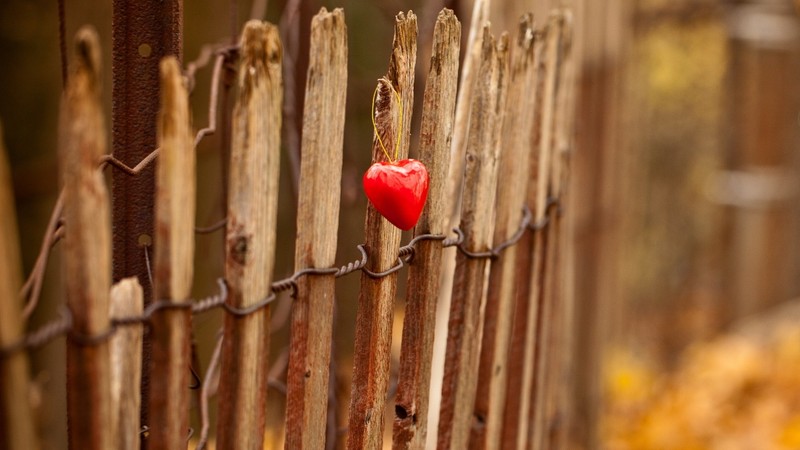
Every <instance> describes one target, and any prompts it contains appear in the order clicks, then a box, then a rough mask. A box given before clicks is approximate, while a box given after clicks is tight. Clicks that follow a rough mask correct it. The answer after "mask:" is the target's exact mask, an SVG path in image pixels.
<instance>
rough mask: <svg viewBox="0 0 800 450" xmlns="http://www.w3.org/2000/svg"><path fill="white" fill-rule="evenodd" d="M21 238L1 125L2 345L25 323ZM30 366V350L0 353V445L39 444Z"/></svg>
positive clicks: (9, 342) (12, 339)
mask: <svg viewBox="0 0 800 450" xmlns="http://www.w3.org/2000/svg"><path fill="white" fill-rule="evenodd" d="M18 242H19V240H18V234H17V214H16V211H14V193H13V192H12V188H11V171H10V170H9V166H8V160H7V159H6V150H5V146H4V143H3V128H2V126H0V261H2V262H3V263H2V264H0V347H5V346H7V345H13V344H16V343H17V341H18V340H19V339H20V338H21V337H22V330H23V327H24V325H25V322H24V320H23V319H22V306H21V305H20V303H19V302H20V301H19V300H18V298H19V296H18V294H17V293H18V292H19V289H20V287H21V286H22V269H21V267H20V262H21V261H20V253H19V244H18ZM29 370H30V369H29V365H28V355H27V353H23V352H18V353H16V354H14V355H0V448H29V449H32V450H36V449H38V448H39V440H38V438H37V437H36V432H35V427H34V422H33V414H32V409H31V404H30V401H28V396H27V392H29V389H30V373H29Z"/></svg>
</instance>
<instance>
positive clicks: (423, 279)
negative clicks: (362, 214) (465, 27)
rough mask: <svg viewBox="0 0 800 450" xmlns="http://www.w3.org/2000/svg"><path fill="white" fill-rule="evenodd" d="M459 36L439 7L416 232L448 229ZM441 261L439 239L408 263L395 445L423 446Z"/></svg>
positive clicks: (422, 247)
mask: <svg viewBox="0 0 800 450" xmlns="http://www.w3.org/2000/svg"><path fill="white" fill-rule="evenodd" d="M460 40H461V24H460V22H459V21H458V19H457V18H456V16H455V14H454V13H453V11H451V10H449V9H444V10H442V11H441V12H440V13H439V17H438V18H437V20H436V25H435V27H434V34H433V51H432V55H431V67H430V71H429V73H428V82H427V85H426V86H425V95H424V98H423V106H422V125H421V130H420V147H419V148H420V150H419V159H420V160H421V161H422V163H423V164H425V167H427V169H428V174H429V176H430V188H429V191H428V201H427V204H426V205H425V208H424V210H423V212H422V216H421V217H420V220H419V223H417V226H416V227H415V228H414V236H419V235H422V234H427V233H433V234H445V233H446V232H447V221H448V220H447V219H448V214H447V211H448V209H447V206H446V202H447V196H446V194H447V192H446V186H447V171H448V166H449V162H450V141H451V138H452V133H453V121H454V109H455V101H456V86H457V84H458V56H459V43H460ZM441 259H442V246H441V242H439V241H433V240H426V241H420V242H419V243H418V244H417V246H416V252H415V256H414V259H413V261H412V262H411V264H410V266H409V272H408V288H407V291H406V313H405V319H404V321H403V341H402V346H401V350H400V370H399V375H398V386H397V395H396V398H395V417H394V430H393V448H395V449H424V448H425V439H426V435H427V417H428V397H429V390H430V380H431V357H432V355H433V335H434V328H435V325H436V323H435V322H436V317H435V314H436V301H437V298H438V294H439V274H440V271H441Z"/></svg>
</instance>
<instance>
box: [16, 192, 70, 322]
mask: <svg viewBox="0 0 800 450" xmlns="http://www.w3.org/2000/svg"><path fill="white" fill-rule="evenodd" d="M63 210H64V191H63V190H62V191H61V192H60V193H59V195H58V200H56V204H55V206H54V207H53V212H52V213H51V214H50V220H49V222H48V223H47V231H46V233H45V236H44V238H43V239H42V245H41V247H40V249H39V256H37V257H36V263H35V264H34V266H33V270H32V271H31V274H30V276H29V277H28V280H27V281H26V282H25V284H24V285H23V286H22V289H21V290H20V297H21V298H25V297H28V302H27V303H26V304H25V309H23V311H22V317H23V318H24V319H25V320H28V318H30V316H31V314H33V311H34V309H36V305H37V304H38V303H39V293H40V292H41V290H42V280H43V279H44V272H45V269H46V268H47V259H48V258H49V256H50V249H51V248H52V246H53V244H55V242H56V241H55V233H56V228H57V224H58V222H59V221H60V220H61V214H62V212H63ZM29 293H30V295H28V294H29Z"/></svg>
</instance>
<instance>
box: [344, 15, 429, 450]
mask: <svg viewBox="0 0 800 450" xmlns="http://www.w3.org/2000/svg"><path fill="white" fill-rule="evenodd" d="M392 48H393V51H392V56H391V58H390V60H389V70H388V72H387V73H386V75H385V76H384V77H382V78H381V79H380V80H378V93H377V98H376V100H375V111H374V114H375V122H376V126H377V129H378V133H380V136H381V138H382V139H383V142H385V143H392V144H388V145H393V143H394V142H395V139H394V136H395V135H396V132H397V127H398V126H399V122H400V120H399V119H400V116H401V114H400V111H401V108H402V118H403V121H402V129H401V130H400V136H401V139H400V145H399V148H398V149H396V151H397V155H398V159H404V158H406V157H407V155H408V143H409V137H410V134H411V112H412V111H413V106H414V67H415V64H416V59H417V16H416V15H414V13H413V12H411V11H409V12H408V14H404V13H402V12H401V13H399V14H398V15H397V17H396V18H395V33H394V41H393V43H392ZM395 92H397V93H398V94H399V96H400V99H401V101H402V103H401V104H399V103H398V101H397V98H396V95H395ZM392 150H393V149H392V148H391V147H390V148H389V151H390V152H391V151H392ZM384 160H385V156H384V154H383V150H381V146H380V144H379V141H378V136H377V135H376V136H373V139H372V162H373V163H374V162H378V161H384ZM364 228H365V246H366V250H367V255H368V258H369V260H368V262H367V266H366V269H368V270H370V271H372V272H373V273H379V272H383V271H386V270H388V269H390V268H391V267H392V266H394V265H395V263H396V262H397V256H398V248H399V245H400V230H399V229H398V228H396V227H395V226H394V225H392V224H391V223H389V221H388V220H386V219H385V218H384V217H383V216H382V215H381V214H380V213H379V212H378V211H376V210H375V208H374V207H373V206H372V205H371V204H369V205H368V206H367V217H366V220H365V225H364ZM396 289H397V273H396V272H395V273H393V274H390V275H388V276H385V277H382V278H372V277H370V276H369V275H368V274H367V273H364V274H363V275H361V291H360V293H359V297H358V313H357V315H356V330H355V333H356V336H355V353H354V357H353V358H354V363H353V366H354V367H353V388H352V394H351V397H352V398H351V401H350V419H349V439H348V448H350V449H378V448H381V440H382V439H381V438H382V434H383V411H384V405H385V403H386V395H387V389H388V386H389V365H390V362H391V343H392V313H393V309H394V300H395V293H396Z"/></svg>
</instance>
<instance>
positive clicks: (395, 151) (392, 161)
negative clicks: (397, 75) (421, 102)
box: [372, 80, 403, 163]
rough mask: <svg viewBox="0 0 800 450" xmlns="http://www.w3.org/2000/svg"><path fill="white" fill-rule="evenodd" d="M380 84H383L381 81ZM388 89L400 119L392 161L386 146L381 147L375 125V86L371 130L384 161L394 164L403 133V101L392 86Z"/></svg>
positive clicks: (377, 87) (376, 87)
mask: <svg viewBox="0 0 800 450" xmlns="http://www.w3.org/2000/svg"><path fill="white" fill-rule="evenodd" d="M381 82H384V81H383V80H381ZM389 88H390V89H391V90H392V92H393V93H394V95H395V97H397V104H398V106H399V107H400V117H399V119H400V120H399V122H400V124H399V127H398V129H397V142H396V143H395V145H394V160H393V159H392V157H391V156H389V151H388V150H386V146H385V145H383V139H381V133H380V132H378V125H377V124H376V123H375V98H376V97H377V96H378V89H380V86H375V91H374V92H373V93H372V129H373V130H374V131H375V136H377V138H378V144H379V145H380V146H381V150H383V154H384V155H386V159H388V160H389V162H391V163H394V162H395V161H396V160H397V157H398V155H399V153H398V152H399V151H400V137H401V136H402V132H403V99H402V98H400V94H399V93H398V92H397V91H396V90H395V89H394V86H392V85H391V84H389Z"/></svg>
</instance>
